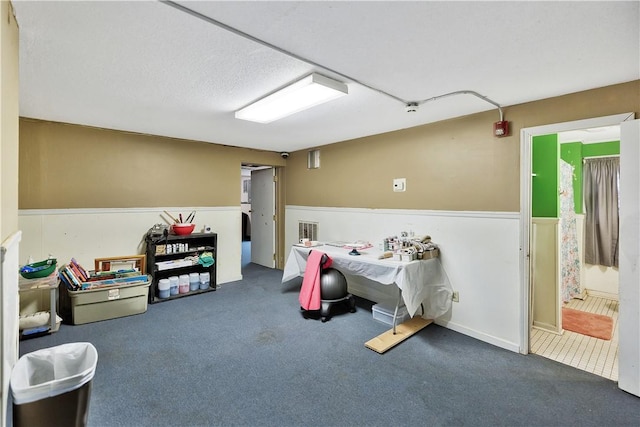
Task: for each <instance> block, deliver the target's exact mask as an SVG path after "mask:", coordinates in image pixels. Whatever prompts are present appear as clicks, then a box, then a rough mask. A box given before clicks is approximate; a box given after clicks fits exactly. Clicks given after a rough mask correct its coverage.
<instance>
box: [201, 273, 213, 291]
mask: <svg viewBox="0 0 640 427" xmlns="http://www.w3.org/2000/svg"><path fill="white" fill-rule="evenodd" d="M210 283H211V275H210V274H209V272H206V273H200V289H209V285H210Z"/></svg>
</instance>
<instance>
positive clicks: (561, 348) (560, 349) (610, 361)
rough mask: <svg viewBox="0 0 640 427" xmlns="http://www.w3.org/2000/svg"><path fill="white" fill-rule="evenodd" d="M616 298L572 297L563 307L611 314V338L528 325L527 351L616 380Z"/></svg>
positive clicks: (606, 314)
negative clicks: (606, 338)
mask: <svg viewBox="0 0 640 427" xmlns="http://www.w3.org/2000/svg"><path fill="white" fill-rule="evenodd" d="M618 305H619V304H618V301H614V300H610V299H606V298H599V297H594V296H587V298H585V299H584V300H579V299H573V300H571V301H570V302H569V303H568V304H567V305H566V306H565V307H568V308H573V309H575V310H581V311H587V312H589V313H596V314H603V315H605V316H610V317H611V318H613V336H612V337H611V340H601V339H598V338H593V337H589V336H586V335H582V334H578V333H575V332H571V331H564V332H563V333H562V335H558V334H554V333H552V332H548V331H544V330H542V329H538V328H532V329H531V336H530V339H531V345H530V352H531V353H533V354H537V355H539V356H543V357H546V358H548V359H552V360H555V361H557V362H560V363H564V364H565V365H569V366H573V367H575V368H578V369H582V370H583V371H587V372H591V373H593V374H596V375H600V376H601V377H605V378H608V379H610V380H613V381H618Z"/></svg>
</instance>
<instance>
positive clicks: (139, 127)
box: [13, 0, 640, 151]
mask: <svg viewBox="0 0 640 427" xmlns="http://www.w3.org/2000/svg"><path fill="white" fill-rule="evenodd" d="M13 3H14V7H15V10H16V17H17V19H18V23H19V25H20V114H21V116H24V117H32V118H38V119H44V120H53V121H61V122H68V123H77V124H83V125H89V126H97V127H104V128H110V129H120V130H127V131H133V132H141V133H147V134H154V135H163V136H170V137H177V138H186V139H193V140H200V141H207V142H213V143H218V144H225V145H232V146H239V147H251V148H258V149H265V150H273V151H294V150H298V149H304V148H309V147H314V146H318V145H323V144H328V143H333V142H338V141H342V140H347V139H352V138H358V137H362V136H367V135H373V134H378V133H383V132H389V131H393V130H397V129H402V128H407V127H412V126H417V125H421V124H425V123H430V122H434V121H439V120H444V119H448V118H452V117H458V116H462V115H467V114H471V113H476V112H480V111H486V110H491V109H495V107H494V106H493V105H491V104H490V103H488V102H485V101H483V100H481V99H479V98H477V97H474V96H471V95H456V96H450V97H446V98H443V99H439V100H437V101H432V102H428V103H425V104H423V105H421V106H420V108H419V110H418V111H417V112H415V113H407V112H406V111H405V108H404V102H405V101H407V102H408V101H422V100H426V99H429V98H432V97H436V96H439V95H443V94H446V93H450V92H454V91H460V90H472V91H475V92H478V93H480V94H482V95H484V96H487V97H489V98H490V99H491V100H493V101H495V102H497V103H499V104H500V105H502V106H505V107H507V106H509V105H514V104H519V103H523V102H528V101H533V100H537V99H543V98H548V97H552V96H558V95H562V94H566V93H571V92H577V91H581V90H586V89H591V88H595V87H601V86H606V85H610V84H616V83H621V82H626V81H631V80H636V79H639V78H640V8H639V5H640V2H637V1H632V2H615V1H605V2H575V1H571V2H533V1H532V2H484V1H478V2H458V1H448V2H431V1H423V2H398V1H386V2H385V1H378V2H362V1H340V2H329V1H315V2H312V1H285V2H273V1H257V2H250V1H241V2H234V1H221V2H214V1H195V2H176V4H174V5H172V4H167V3H162V2H153V1H114V2H99V1H86V2H75V1H73V2H72V1H69V2H66V1H63V2H59V1H45V2H35V1H15V0H14V1H13ZM176 5H179V6H182V7H185V8H188V9H189V10H190V11H191V12H185V10H181V9H180V8H179V7H176ZM206 18H210V19H212V20H215V21H217V22H220V23H223V24H224V25H227V26H230V27H232V28H233V29H235V30H238V31H240V32H243V33H246V34H249V35H250V36H252V37H255V38H257V39H259V40H262V41H264V42H266V43H267V44H271V45H274V46H277V47H278V48H280V49H282V50H285V51H287V52H291V53H293V54H294V56H293V57H292V56H290V55H287V54H285V53H283V52H281V51H278V50H274V49H272V48H270V47H268V46H265V44H262V43H258V42H256V41H254V40H249V39H247V38H245V37H242V36H241V35H239V34H238V33H237V31H229V29H228V28H226V29H225V28H221V27H220V26H217V25H214V24H212V22H211V20H207V19H206ZM300 58H302V59H304V60H300ZM312 64H315V65H312ZM314 71H315V72H320V73H321V74H325V75H327V76H329V77H334V78H337V79H338V80H341V81H344V82H345V83H347V84H348V86H349V95H348V96H346V97H342V98H340V99H338V100H335V101H332V102H330V103H327V104H324V105H321V106H318V107H314V108H312V109H310V110H307V111H304V112H300V113H297V114H295V115H293V116H290V117H287V118H285V119H282V120H279V121H276V122H272V123H269V124H257V123H251V122H246V121H242V120H237V119H235V118H234V115H233V113H234V111H235V110H237V109H239V108H241V107H243V106H245V105H247V104H248V103H250V102H252V101H254V100H256V99H258V98H260V97H261V96H263V95H265V94H267V93H269V92H271V91H273V90H275V89H277V88H279V87H282V86H283V85H286V84H287V83H290V82H292V81H295V80H297V79H299V78H301V77H304V76H305V75H307V74H309V73H311V72H314ZM358 82H359V83H358ZM360 83H363V84H364V85H362V84H360ZM372 88H373V89H377V90H373V89H372ZM378 90H380V91H383V92H386V94H383V93H380V92H379V91H378ZM387 94H388V95H391V96H388V95H387ZM507 111H508V110H507ZM498 118H499V115H498V110H497V109H496V120H498ZM506 119H507V120H508V113H507V115H506Z"/></svg>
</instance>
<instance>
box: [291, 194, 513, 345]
mask: <svg viewBox="0 0 640 427" xmlns="http://www.w3.org/2000/svg"><path fill="white" fill-rule="evenodd" d="M285 213H286V215H285V216H286V222H285V244H286V247H290V246H291V245H292V244H294V243H296V242H297V239H298V222H299V221H306V222H318V224H319V225H318V240H320V241H333V240H344V241H352V240H368V241H370V242H371V243H372V244H374V245H378V244H379V243H381V242H382V240H383V239H384V238H385V237H387V236H392V235H399V234H400V232H402V231H413V232H414V233H415V234H416V235H423V234H428V235H430V236H431V237H432V239H433V241H434V242H435V243H436V244H437V245H438V246H439V248H440V251H441V261H442V264H443V266H444V268H445V270H446V272H447V274H448V276H449V279H450V280H451V284H452V286H453V289H454V290H455V291H458V292H459V294H460V302H458V303H453V306H452V309H451V312H450V313H448V314H446V315H445V316H443V317H441V318H439V319H436V323H437V324H439V325H441V326H444V327H446V328H449V329H452V330H455V331H457V332H460V333H463V334H465V335H469V336H471V337H474V338H477V339H479V340H482V341H485V342H488V343H491V344H493V345H496V346H499V347H502V348H505V349H508V350H511V351H515V352H518V351H520V348H519V343H520V335H519V334H520V327H519V325H520V318H521V313H520V309H521V308H520V307H521V295H520V286H519V284H520V277H519V260H520V252H519V251H520V247H519V234H518V233H519V218H520V216H519V215H520V214H519V213H517V212H464V211H461V212H457V211H422V210H403V209H359V208H331V207H305V206H287V207H286V212H285ZM350 286H351V284H350ZM392 292H395V290H392ZM354 293H355V292H354ZM356 294H357V293H356ZM373 294H374V297H372V298H375V297H379V298H383V297H384V295H383V293H382V294H381V290H380V287H378V289H375V291H374V292H373ZM376 294H377V295H378V296H375V295H376ZM390 295H392V294H390ZM374 301H375V302H379V301H376V300H375V299H374Z"/></svg>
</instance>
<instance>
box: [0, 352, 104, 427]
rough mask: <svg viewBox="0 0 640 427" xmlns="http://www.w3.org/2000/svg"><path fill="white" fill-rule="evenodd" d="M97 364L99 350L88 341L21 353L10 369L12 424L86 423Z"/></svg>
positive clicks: (69, 424) (58, 424) (33, 425)
mask: <svg viewBox="0 0 640 427" xmlns="http://www.w3.org/2000/svg"><path fill="white" fill-rule="evenodd" d="M97 364H98V352H97V351H96V348H95V347H94V346H93V345H92V344H90V343H86V342H78V343H70V344H62V345H59V346H56V347H50V348H45V349H42V350H37V351H34V352H32V353H27V354H25V355H24V356H22V357H21V358H20V359H18V363H16V365H15V366H14V368H13V371H12V372H11V381H10V385H11V395H12V397H13V425H14V426H15V427H27V426H28V427H36V426H52V425H55V426H74V427H76V426H77V427H80V426H86V425H87V419H88V416H89V400H90V397H91V383H92V380H93V376H94V374H95V371H96V365H97Z"/></svg>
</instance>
